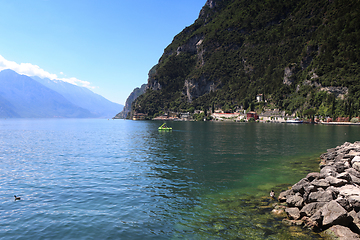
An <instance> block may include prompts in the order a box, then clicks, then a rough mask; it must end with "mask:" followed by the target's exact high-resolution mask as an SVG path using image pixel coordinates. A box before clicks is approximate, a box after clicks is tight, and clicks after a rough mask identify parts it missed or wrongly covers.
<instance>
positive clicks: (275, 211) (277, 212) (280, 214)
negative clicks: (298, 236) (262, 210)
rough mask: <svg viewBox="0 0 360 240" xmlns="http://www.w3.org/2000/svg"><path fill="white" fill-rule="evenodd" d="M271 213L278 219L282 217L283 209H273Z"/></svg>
mask: <svg viewBox="0 0 360 240" xmlns="http://www.w3.org/2000/svg"><path fill="white" fill-rule="evenodd" d="M271 213H272V214H274V215H276V216H278V217H280V216H283V215H284V213H285V211H284V209H280V208H278V209H273V210H272V211H271Z"/></svg>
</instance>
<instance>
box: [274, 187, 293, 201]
mask: <svg viewBox="0 0 360 240" xmlns="http://www.w3.org/2000/svg"><path fill="white" fill-rule="evenodd" d="M293 195H295V193H294V191H293V190H292V189H289V190H286V191H283V192H281V193H280V194H279V197H278V200H279V202H285V201H286V198H287V197H289V196H293Z"/></svg>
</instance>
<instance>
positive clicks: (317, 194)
mask: <svg viewBox="0 0 360 240" xmlns="http://www.w3.org/2000/svg"><path fill="white" fill-rule="evenodd" d="M320 159H321V163H320V172H313V173H309V174H308V175H307V176H306V177H305V178H303V179H301V180H300V181H299V182H297V183H296V184H294V185H293V186H292V187H291V188H290V189H288V190H286V191H283V192H281V193H280V194H279V197H278V201H279V203H278V204H276V206H275V208H274V209H273V210H272V213H273V214H275V215H279V216H281V215H284V214H285V213H286V216H287V217H286V218H285V219H283V222H284V223H285V224H287V225H297V226H303V227H305V228H310V229H312V230H313V231H315V232H321V233H322V234H323V235H325V236H329V235H335V236H337V237H338V239H360V142H359V141H357V142H355V143H349V142H345V143H344V144H343V145H341V146H337V147H336V148H332V149H328V150H327V152H326V153H323V154H322V155H321V156H320Z"/></svg>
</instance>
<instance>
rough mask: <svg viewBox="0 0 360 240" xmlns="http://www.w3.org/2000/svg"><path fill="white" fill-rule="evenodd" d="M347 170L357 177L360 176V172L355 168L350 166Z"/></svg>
mask: <svg viewBox="0 0 360 240" xmlns="http://www.w3.org/2000/svg"><path fill="white" fill-rule="evenodd" d="M345 172H347V173H349V174H351V175H353V176H355V177H357V178H360V172H359V171H357V170H355V169H354V168H349V169H346V170H345Z"/></svg>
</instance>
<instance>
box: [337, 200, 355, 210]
mask: <svg viewBox="0 0 360 240" xmlns="http://www.w3.org/2000/svg"><path fill="white" fill-rule="evenodd" d="M335 201H336V202H337V203H338V204H340V206H342V207H343V208H344V209H345V210H346V211H348V212H350V211H351V210H352V209H353V208H352V206H351V205H350V203H349V200H348V199H347V198H343V197H339V198H337V199H336V200H335Z"/></svg>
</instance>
